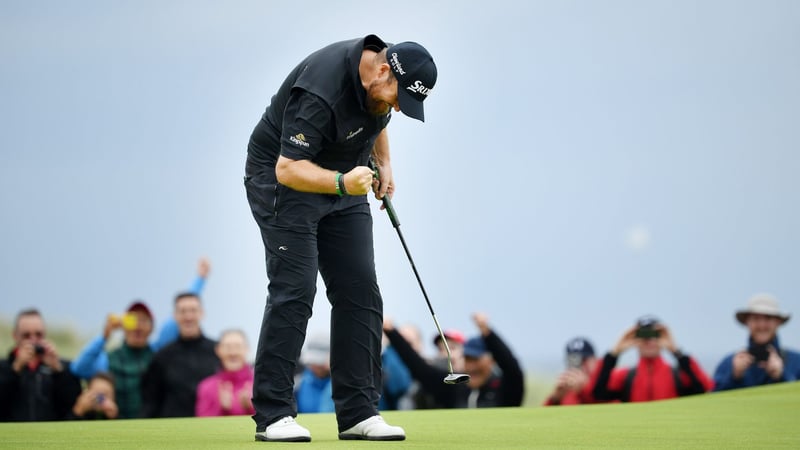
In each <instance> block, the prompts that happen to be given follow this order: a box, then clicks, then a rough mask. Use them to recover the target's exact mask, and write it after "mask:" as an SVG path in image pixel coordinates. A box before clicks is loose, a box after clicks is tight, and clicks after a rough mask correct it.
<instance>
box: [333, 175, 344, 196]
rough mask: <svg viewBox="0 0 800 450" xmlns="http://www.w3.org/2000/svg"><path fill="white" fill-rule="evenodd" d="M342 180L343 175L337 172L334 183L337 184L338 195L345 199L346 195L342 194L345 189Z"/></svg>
mask: <svg viewBox="0 0 800 450" xmlns="http://www.w3.org/2000/svg"><path fill="white" fill-rule="evenodd" d="M341 180H342V173H341V172H336V178H335V180H334V181H335V183H336V195H338V196H339V197H343V196H344V193H343V192H342V191H344V189H342V187H343V186H342V181H341Z"/></svg>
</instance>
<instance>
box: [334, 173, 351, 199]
mask: <svg viewBox="0 0 800 450" xmlns="http://www.w3.org/2000/svg"><path fill="white" fill-rule="evenodd" d="M336 179H337V180H338V181H339V190H340V191H342V195H343V196H344V195H350V194H348V193H347V188H346V187H345V186H344V174H343V173H340V174H339V176H338V177H336Z"/></svg>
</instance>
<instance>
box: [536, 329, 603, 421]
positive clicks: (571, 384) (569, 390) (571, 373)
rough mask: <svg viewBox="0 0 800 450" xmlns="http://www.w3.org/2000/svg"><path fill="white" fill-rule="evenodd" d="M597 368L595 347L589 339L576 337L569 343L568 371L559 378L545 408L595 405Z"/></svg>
mask: <svg viewBox="0 0 800 450" xmlns="http://www.w3.org/2000/svg"><path fill="white" fill-rule="evenodd" d="M596 366H597V358H596V357H595V355H594V347H593V346H592V343H591V342H589V340H588V339H586V338H582V337H576V338H574V339H571V340H570V341H569V342H567V370H565V371H564V372H562V373H561V375H559V376H558V380H557V381H556V386H555V389H553V392H552V393H551V394H550V395H549V396H547V400H546V401H545V403H544V404H545V406H554V405H578V404H583V403H594V402H595V400H594V397H593V396H592V390H593V389H594V381H595V380H594V376H595V375H597V371H596V370H595V369H596Z"/></svg>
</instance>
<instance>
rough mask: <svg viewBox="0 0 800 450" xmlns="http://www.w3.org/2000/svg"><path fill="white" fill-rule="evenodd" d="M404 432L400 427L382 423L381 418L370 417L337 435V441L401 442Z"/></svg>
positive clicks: (404, 435) (404, 436)
mask: <svg viewBox="0 0 800 450" xmlns="http://www.w3.org/2000/svg"><path fill="white" fill-rule="evenodd" d="M405 438H406V432H405V431H404V430H403V429H402V428H400V427H394V426H391V425H389V424H388V423H386V422H384V421H383V417H381V416H372V417H370V418H369V419H364V420H362V421H361V422H358V423H357V424H355V426H353V427H352V428H350V429H348V430H345V431H342V432H341V433H339V439H342V440H353V439H361V440H365V441H402V440H404V439H405Z"/></svg>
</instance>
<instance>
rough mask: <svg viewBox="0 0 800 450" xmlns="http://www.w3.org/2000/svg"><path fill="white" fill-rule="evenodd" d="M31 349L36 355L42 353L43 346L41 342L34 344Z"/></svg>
mask: <svg viewBox="0 0 800 450" xmlns="http://www.w3.org/2000/svg"><path fill="white" fill-rule="evenodd" d="M33 350H34V351H35V352H36V354H37V355H44V347H43V346H42V345H41V344H36V345H34V346H33Z"/></svg>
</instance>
